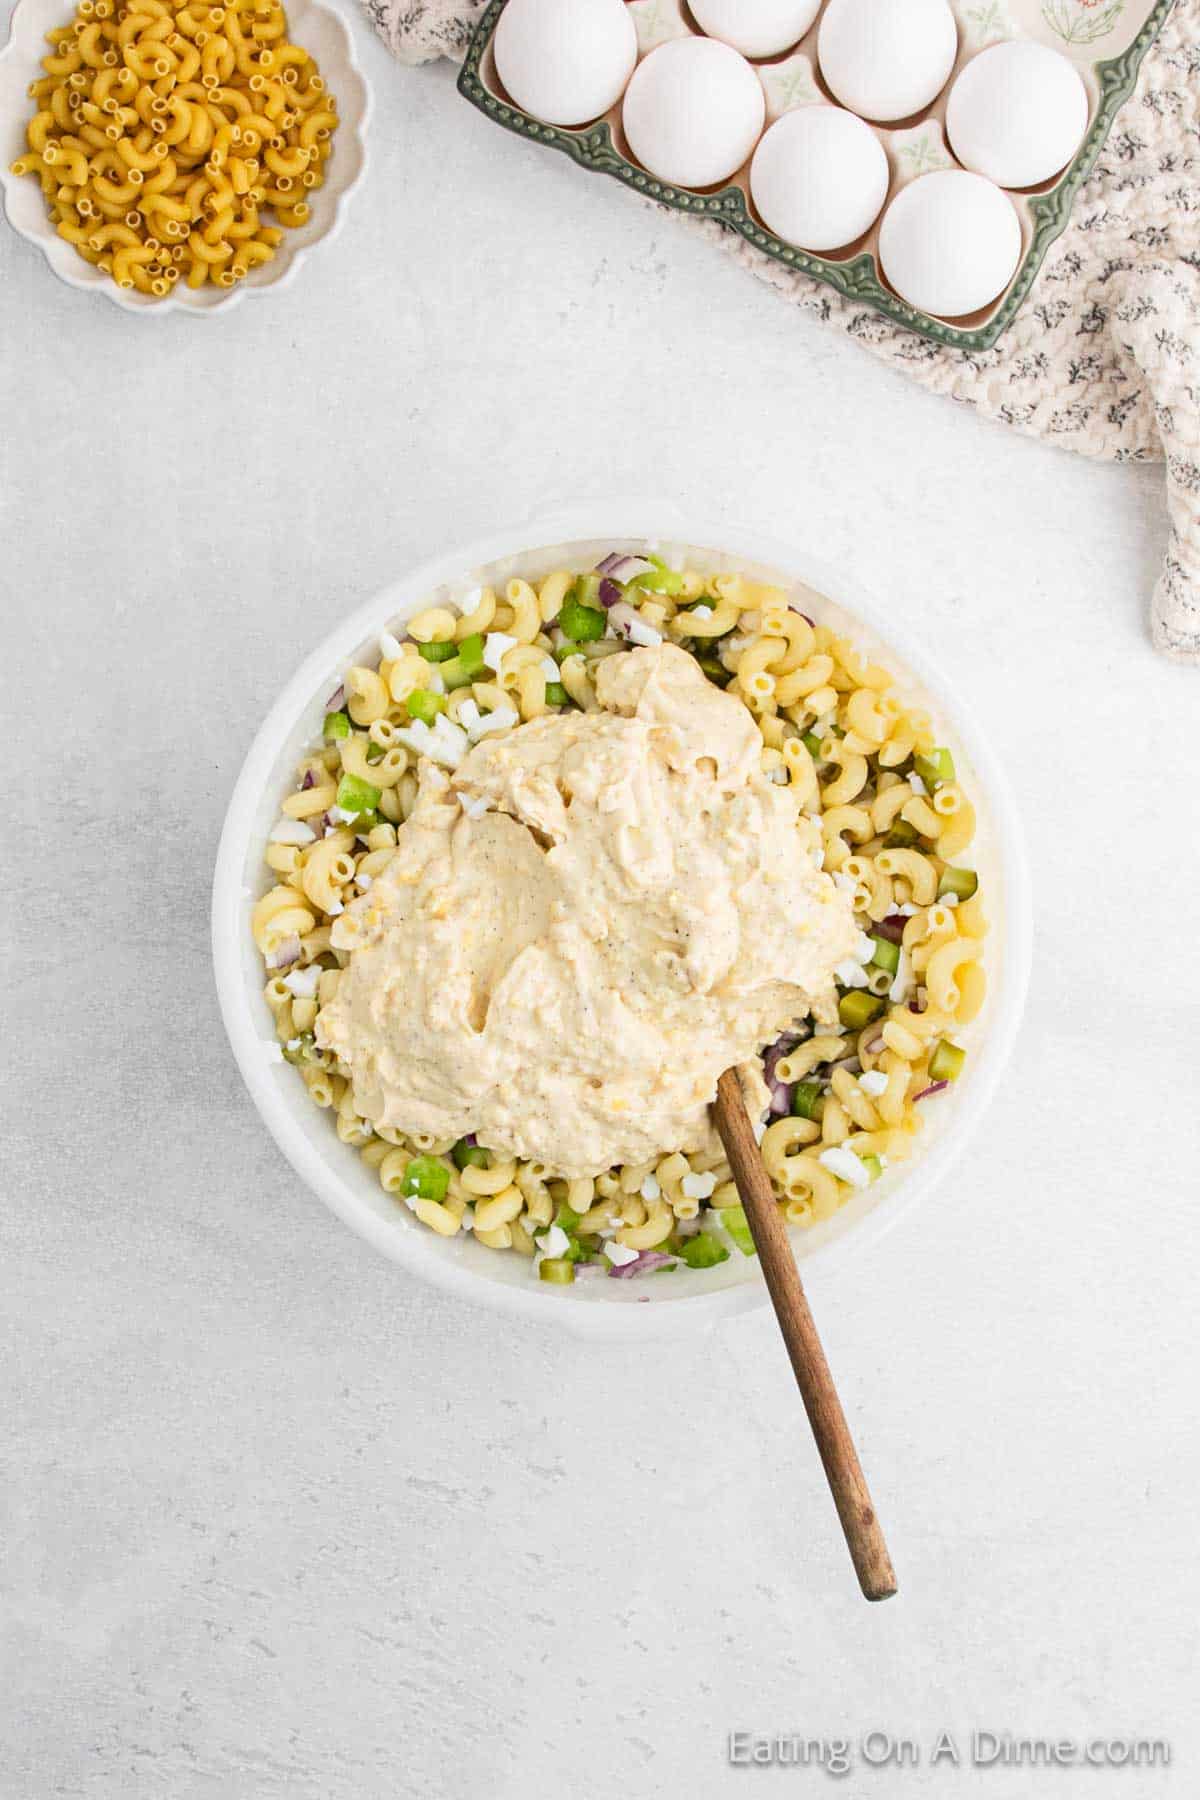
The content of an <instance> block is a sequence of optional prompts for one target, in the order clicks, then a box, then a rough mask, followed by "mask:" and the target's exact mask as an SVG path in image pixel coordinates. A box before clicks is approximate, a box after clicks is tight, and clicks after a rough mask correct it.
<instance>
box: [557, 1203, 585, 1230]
mask: <svg viewBox="0 0 1200 1800" xmlns="http://www.w3.org/2000/svg"><path fill="white" fill-rule="evenodd" d="M582 1217H583V1214H582V1213H577V1212H576V1211H575V1209H574V1207H573V1206H568V1205H567V1203H566V1201H565V1200H562V1201H560V1202H559V1205H558V1210H557V1211H556V1212H555V1214H554V1223H555V1224H556V1225H561V1226H562V1229H563V1230H564V1231H565V1232H566V1233H567V1235H568V1236H569V1237H574V1236H575V1233H576V1232H577V1231H578V1230H579V1221H580V1219H581V1218H582Z"/></svg>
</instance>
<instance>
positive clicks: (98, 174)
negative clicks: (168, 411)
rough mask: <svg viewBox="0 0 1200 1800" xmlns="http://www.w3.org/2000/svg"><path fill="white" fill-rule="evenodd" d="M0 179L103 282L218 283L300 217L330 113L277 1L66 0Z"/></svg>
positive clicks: (317, 181) (157, 295) (232, 279)
mask: <svg viewBox="0 0 1200 1800" xmlns="http://www.w3.org/2000/svg"><path fill="white" fill-rule="evenodd" d="M47 41H48V42H49V43H50V45H51V46H52V54H51V55H49V56H47V57H45V58H43V61H42V67H43V69H44V70H45V75H44V77H43V78H42V79H41V80H38V81H35V82H33V83H32V84H31V86H30V89H29V96H30V98H31V99H32V100H33V101H34V102H35V103H36V107H37V110H36V112H35V113H34V116H33V118H32V119H31V120H30V121H29V124H28V127H27V129H26V139H27V143H28V149H27V151H26V153H25V154H24V155H23V156H20V157H18V159H17V161H16V162H15V163H13V165H12V168H13V173H14V174H17V175H36V176H37V177H38V179H39V180H40V182H41V184H42V193H43V195H44V196H45V200H46V206H47V208H48V210H49V214H50V219H51V222H52V223H53V224H54V225H55V226H56V227H57V229H58V234H59V236H60V237H62V238H65V239H66V240H67V242H68V243H70V244H73V245H74V246H75V249H76V250H77V251H78V253H79V255H80V256H82V257H83V259H84V260H85V262H89V263H94V264H95V265H96V266H97V267H99V268H101V269H103V270H104V271H105V273H106V274H108V275H111V276H112V278H113V280H114V281H115V282H116V283H117V285H118V287H122V288H126V289H132V288H136V289H137V290H138V291H139V292H141V293H143V294H147V295H150V296H152V297H153V298H154V299H162V298H164V297H165V296H166V295H167V294H169V293H170V292H171V290H172V288H173V287H174V286H175V285H176V283H177V282H179V281H181V280H182V281H183V282H184V283H185V284H186V285H187V286H188V287H191V288H198V287H203V286H204V284H205V283H206V282H212V283H213V284H214V285H215V286H217V287H233V286H234V285H235V284H236V283H237V282H239V281H241V280H243V279H244V278H245V277H246V276H247V275H249V274H250V272H251V271H252V270H253V269H255V268H257V267H258V266H259V265H260V264H261V263H265V262H270V261H271V260H272V258H273V257H274V255H275V252H276V249H277V247H278V245H279V244H280V242H281V241H282V238H283V232H282V230H280V229H279V227H281V226H299V225H303V224H305V223H306V221H307V219H308V216H309V206H308V196H309V194H310V193H311V192H312V191H313V190H314V189H315V188H318V187H320V186H321V185H322V184H323V182H324V180H325V172H324V165H325V162H326V160H327V159H328V157H329V156H330V154H331V152H332V149H333V134H334V132H335V131H336V129H337V122H338V121H337V103H336V101H335V100H334V98H333V96H332V94H329V93H326V91H325V84H324V82H323V81H322V79H321V75H320V71H319V70H318V68H317V65H316V63H315V62H314V61H313V59H312V57H311V56H310V55H309V53H308V51H307V50H304V49H302V48H301V46H300V45H299V44H293V43H290V42H289V40H288V22H287V14H286V13H285V12H284V9H283V7H282V6H281V5H280V4H279V0H228V4H222V5H215V6H204V5H201V4H199V3H196V4H191V3H189V0H124V3H123V4H122V3H121V0H79V4H78V6H77V8H76V13H75V17H74V19H73V20H72V22H71V24H69V25H67V26H64V27H63V28H62V29H61V30H56V31H51V32H48V33H47Z"/></svg>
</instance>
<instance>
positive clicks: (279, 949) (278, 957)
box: [263, 937, 301, 969]
mask: <svg viewBox="0 0 1200 1800" xmlns="http://www.w3.org/2000/svg"><path fill="white" fill-rule="evenodd" d="M300 956H301V950H300V939H299V938H298V937H285V938H280V940H279V942H278V943H277V944H276V946H275V948H274V949H273V950H268V952H267V954H266V956H265V957H264V959H263V960H264V961H265V963H266V965H267V967H268V969H290V968H291V966H292V964H293V963H296V962H299V961H300Z"/></svg>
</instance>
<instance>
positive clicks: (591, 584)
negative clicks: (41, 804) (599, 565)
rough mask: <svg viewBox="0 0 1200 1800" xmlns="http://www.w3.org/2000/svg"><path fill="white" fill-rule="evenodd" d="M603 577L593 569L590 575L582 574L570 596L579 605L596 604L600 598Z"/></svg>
mask: <svg viewBox="0 0 1200 1800" xmlns="http://www.w3.org/2000/svg"><path fill="white" fill-rule="evenodd" d="M600 581H601V577H600V576H599V575H598V574H597V573H596V571H595V570H593V571H592V573H591V574H590V575H580V576H578V577H577V578H576V581H575V586H574V587H573V588H572V589H571V593H570V598H571V599H572V600H574V601H575V602H576V603H577V604H578V605H579V606H595V604H596V602H597V601H598V600H599V598H600Z"/></svg>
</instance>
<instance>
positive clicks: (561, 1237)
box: [534, 1225, 571, 1256]
mask: <svg viewBox="0 0 1200 1800" xmlns="http://www.w3.org/2000/svg"><path fill="white" fill-rule="evenodd" d="M534 1243H535V1244H536V1245H537V1247H538V1249H539V1250H540V1251H541V1252H542V1255H543V1256H564V1255H565V1254H566V1252H567V1251H568V1250H569V1249H570V1248H571V1240H570V1238H569V1237H568V1236H567V1234H566V1232H565V1231H564V1230H563V1228H562V1226H561V1225H552V1226H551V1227H550V1229H549V1231H543V1232H542V1234H541V1236H540V1237H537V1238H535V1239H534Z"/></svg>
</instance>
